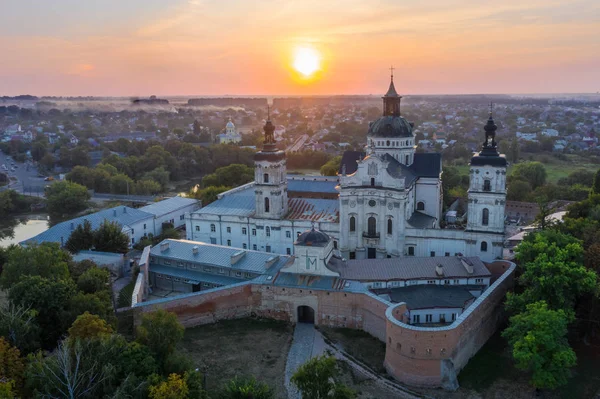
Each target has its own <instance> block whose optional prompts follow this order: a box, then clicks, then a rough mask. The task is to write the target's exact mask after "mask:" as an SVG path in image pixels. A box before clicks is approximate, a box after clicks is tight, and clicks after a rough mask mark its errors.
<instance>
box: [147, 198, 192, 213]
mask: <svg viewBox="0 0 600 399" xmlns="http://www.w3.org/2000/svg"><path fill="white" fill-rule="evenodd" d="M197 203H198V200H197V199H194V198H184V197H172V198H168V199H166V200H163V201H159V202H155V203H153V204H150V205H146V206H143V207H141V208H140V211H144V212H148V213H151V214H153V215H156V216H162V215H166V214H167V213H171V212H174V211H176V210H178V209H181V208H185V207H186V206H189V205H194V204H197Z"/></svg>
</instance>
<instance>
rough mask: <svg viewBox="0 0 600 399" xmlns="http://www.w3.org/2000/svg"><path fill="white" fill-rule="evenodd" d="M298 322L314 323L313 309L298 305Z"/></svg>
mask: <svg viewBox="0 0 600 399" xmlns="http://www.w3.org/2000/svg"><path fill="white" fill-rule="evenodd" d="M298 323H311V324H314V323H315V310H314V309H313V308H311V307H310V306H298Z"/></svg>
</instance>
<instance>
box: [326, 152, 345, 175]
mask: <svg viewBox="0 0 600 399" xmlns="http://www.w3.org/2000/svg"><path fill="white" fill-rule="evenodd" d="M341 163H342V157H341V156H337V157H335V158H332V159H331V160H329V161H327V163H326V164H325V165H323V166H321V175H323V176H337V174H338V171H339V170H340V165H341Z"/></svg>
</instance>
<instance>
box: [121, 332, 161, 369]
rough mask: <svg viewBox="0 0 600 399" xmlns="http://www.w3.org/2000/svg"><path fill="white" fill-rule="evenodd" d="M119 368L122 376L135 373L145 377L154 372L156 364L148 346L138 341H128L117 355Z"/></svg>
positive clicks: (156, 367)
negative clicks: (118, 355) (119, 354)
mask: <svg viewBox="0 0 600 399" xmlns="http://www.w3.org/2000/svg"><path fill="white" fill-rule="evenodd" d="M119 368H120V370H121V375H122V376H127V375H129V374H135V375H137V376H139V377H143V378H146V377H148V376H150V375H151V374H153V373H156V372H157V370H158V366H157V364H156V360H155V359H154V357H153V356H152V352H151V351H150V348H148V347H147V346H146V345H142V344H140V343H139V342H135V341H134V342H129V343H127V346H126V347H125V349H124V350H123V351H122V352H121V356H120V357H119Z"/></svg>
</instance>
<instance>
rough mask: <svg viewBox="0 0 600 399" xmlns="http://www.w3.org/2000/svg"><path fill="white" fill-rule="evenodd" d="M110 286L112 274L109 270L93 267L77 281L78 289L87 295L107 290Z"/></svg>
mask: <svg viewBox="0 0 600 399" xmlns="http://www.w3.org/2000/svg"><path fill="white" fill-rule="evenodd" d="M109 286H110V273H109V272H108V270H107V269H101V268H99V267H92V268H91V269H88V270H86V271H85V272H84V273H83V274H82V275H81V276H80V277H79V279H77V288H79V290H80V291H81V292H84V293H86V294H94V293H96V292H99V291H103V290H106V289H107V288H108V287H109Z"/></svg>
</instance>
